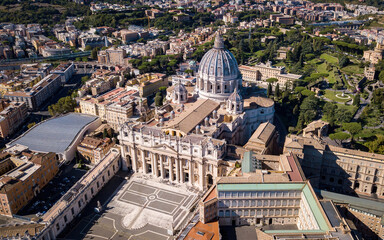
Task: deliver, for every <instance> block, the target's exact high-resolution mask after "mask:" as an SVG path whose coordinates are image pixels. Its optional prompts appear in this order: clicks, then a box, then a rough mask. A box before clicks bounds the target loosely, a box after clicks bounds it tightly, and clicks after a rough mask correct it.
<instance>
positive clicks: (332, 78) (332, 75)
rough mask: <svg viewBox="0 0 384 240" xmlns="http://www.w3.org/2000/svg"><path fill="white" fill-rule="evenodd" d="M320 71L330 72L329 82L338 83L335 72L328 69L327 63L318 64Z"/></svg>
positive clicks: (318, 70)
mask: <svg viewBox="0 0 384 240" xmlns="http://www.w3.org/2000/svg"><path fill="white" fill-rule="evenodd" d="M317 72H318V73H328V74H329V76H328V77H327V79H328V82H329V83H336V79H335V73H334V72H333V71H327V63H322V64H318V65H317Z"/></svg>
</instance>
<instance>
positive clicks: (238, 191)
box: [199, 171, 354, 240]
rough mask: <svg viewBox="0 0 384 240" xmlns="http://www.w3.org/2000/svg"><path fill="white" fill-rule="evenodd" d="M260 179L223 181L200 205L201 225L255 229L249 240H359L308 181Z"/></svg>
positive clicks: (274, 177) (273, 176) (272, 176)
mask: <svg viewBox="0 0 384 240" xmlns="http://www.w3.org/2000/svg"><path fill="white" fill-rule="evenodd" d="M256 174H257V172H256ZM260 174H261V176H260ZM257 175H258V176H252V177H223V178H220V179H219V180H218V182H217V184H216V185H214V187H213V188H211V189H210V190H209V191H208V192H207V193H206V195H205V196H204V197H203V198H202V201H201V202H200V203H199V210H200V221H201V222H202V223H205V224H206V223H209V222H212V221H214V220H216V219H218V221H219V225H220V226H242V225H250V226H255V229H254V231H256V233H254V232H253V233H249V236H248V234H247V237H248V238H247V239H255V238H256V239H263V240H272V239H301V238H302V236H303V235H305V238H306V239H314V240H315V239H326V240H338V239H348V240H352V239H354V238H353V237H352V235H351V233H350V232H351V230H350V228H349V227H348V225H347V224H346V222H345V220H344V219H343V218H342V217H341V216H340V215H339V213H338V211H337V209H336V208H335V207H334V206H333V204H332V202H331V201H319V200H318V199H317V196H316V194H315V192H314V190H313V188H312V186H311V184H310V183H309V182H308V181H301V182H289V181H284V180H283V179H282V177H283V175H282V174H281V173H280V174H279V173H271V172H268V171H266V173H261V172H259V174H257ZM338 223H339V225H337V224H338ZM254 235H256V236H254Z"/></svg>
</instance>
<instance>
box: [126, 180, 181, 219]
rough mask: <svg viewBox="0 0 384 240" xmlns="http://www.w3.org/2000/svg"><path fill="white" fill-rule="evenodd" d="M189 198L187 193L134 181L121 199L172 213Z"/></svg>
mask: <svg viewBox="0 0 384 240" xmlns="http://www.w3.org/2000/svg"><path fill="white" fill-rule="evenodd" d="M187 198H188V196H187V195H185V194H181V193H176V192H174V191H169V190H165V189H159V188H155V187H151V186H148V185H145V184H142V183H139V182H134V181H132V182H130V183H129V185H128V186H127V188H126V189H125V192H124V193H123V194H122V195H121V197H120V198H119V200H120V201H123V202H127V203H130V204H134V205H137V206H140V207H146V208H148V209H152V210H155V211H160V212H162V213H165V214H170V215H172V214H174V213H175V211H176V209H177V208H178V207H180V206H181V204H182V203H183V202H184V201H185V200H186V199H187Z"/></svg>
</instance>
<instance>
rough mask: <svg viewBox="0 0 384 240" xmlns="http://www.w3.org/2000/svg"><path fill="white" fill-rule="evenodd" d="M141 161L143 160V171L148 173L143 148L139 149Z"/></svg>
mask: <svg viewBox="0 0 384 240" xmlns="http://www.w3.org/2000/svg"><path fill="white" fill-rule="evenodd" d="M141 161H142V162H143V173H145V174H147V173H148V167H147V161H146V160H145V156H144V150H141Z"/></svg>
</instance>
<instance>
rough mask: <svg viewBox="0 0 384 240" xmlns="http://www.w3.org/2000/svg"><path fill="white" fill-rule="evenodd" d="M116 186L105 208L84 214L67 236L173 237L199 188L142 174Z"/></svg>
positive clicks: (189, 214)
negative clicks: (194, 188)
mask: <svg viewBox="0 0 384 240" xmlns="http://www.w3.org/2000/svg"><path fill="white" fill-rule="evenodd" d="M115 187H116V189H117V192H115V194H113V195H112V196H111V200H110V201H106V202H105V204H102V205H103V206H104V209H103V211H101V212H100V213H93V214H90V215H88V216H82V218H81V220H80V222H79V223H78V224H77V225H76V226H75V228H73V230H72V231H71V232H70V233H69V234H68V235H67V236H66V239H79V238H82V239H143V240H144V239H150V240H167V239H173V235H174V233H175V232H176V231H177V230H178V229H179V228H180V227H181V226H184V224H185V223H186V222H187V221H188V219H189V218H190V217H192V214H193V213H192V212H193V211H191V210H193V209H194V206H195V204H196V202H197V200H198V191H197V190H193V189H191V188H187V187H186V186H182V185H178V186H176V185H173V184H171V183H169V182H161V180H159V179H156V178H155V179H152V178H150V177H148V176H145V175H140V174H135V175H133V176H132V178H131V179H130V180H128V181H125V182H123V183H122V184H121V185H120V186H119V187H118V186H115Z"/></svg>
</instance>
